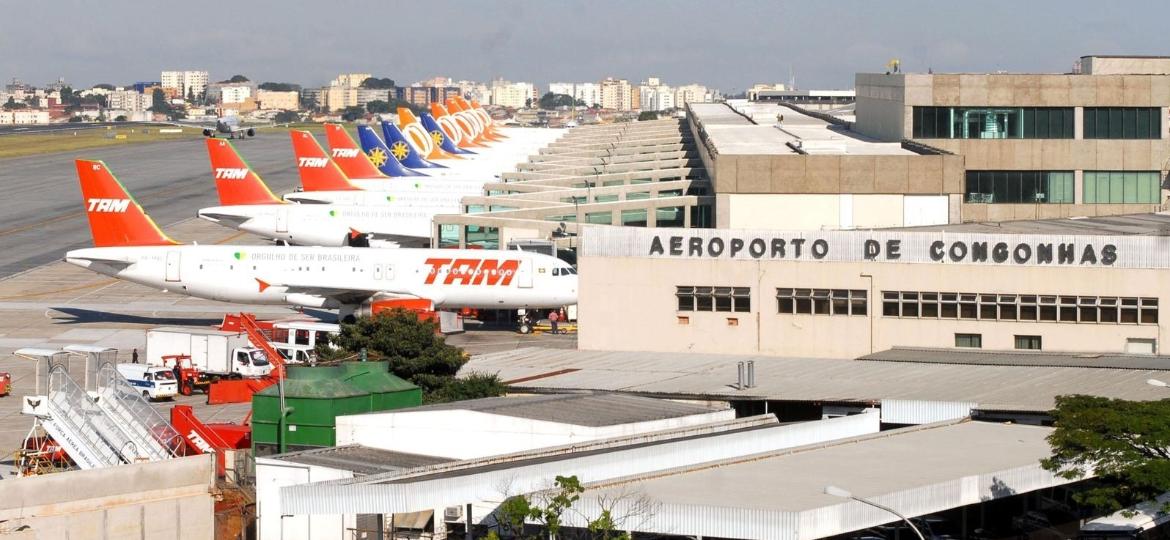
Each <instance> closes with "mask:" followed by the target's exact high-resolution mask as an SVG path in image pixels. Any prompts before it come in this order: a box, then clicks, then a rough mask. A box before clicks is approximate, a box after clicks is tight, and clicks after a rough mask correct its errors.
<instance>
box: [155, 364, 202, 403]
mask: <svg viewBox="0 0 1170 540" xmlns="http://www.w3.org/2000/svg"><path fill="white" fill-rule="evenodd" d="M162 361H163V366H169V367H170V368H171V369H172V370H173V369H174V368H175V366H176V365H177V366H178V367H179V370H178V372H177V373H176V377H175V378H176V379H178V384H179V393H180V394H183V395H184V396H189V395H191V394H193V393H195V389H196V388H198V389H200V390H203V391H204V392H207V391H208V390H207V387H208V384H209V383H208V381H207V379H205V378H203V374H202V373H201V372H200V371H199V368H197V367H195V366H194V365H192V364H191V356H189V355H186V354H169V355H166V356H163V357H162Z"/></svg>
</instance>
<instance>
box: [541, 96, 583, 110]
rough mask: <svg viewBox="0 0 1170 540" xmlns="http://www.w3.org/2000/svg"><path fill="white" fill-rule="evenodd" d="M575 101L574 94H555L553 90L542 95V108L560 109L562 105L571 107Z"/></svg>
mask: <svg viewBox="0 0 1170 540" xmlns="http://www.w3.org/2000/svg"><path fill="white" fill-rule="evenodd" d="M574 103H575V102H574V101H573V96H570V95H568V94H554V93H552V92H546V93H545V94H544V95H543V96H540V108H541V109H549V110H551V109H559V108H561V107H565V108H569V107H572V106H573V104H574Z"/></svg>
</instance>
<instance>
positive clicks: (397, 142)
mask: <svg viewBox="0 0 1170 540" xmlns="http://www.w3.org/2000/svg"><path fill="white" fill-rule="evenodd" d="M382 134H383V135H385V137H386V144H388V145H390V155H392V156H394V157H395V158H397V159H398V161H399V163H402V164H403V165H405V166H407V167H410V168H412V169H427V168H430V169H446V167H444V166H442V165H439V164H438V163H431V162H430V161H427V160H425V159H423V158H422V157H420V156H419V155H418V152H415V151H414V147H413V146H411V145H410V143H408V142H406V136H404V135H403V134H402V131H401V130H399V129H398V126H396V125H394V124H393V123H392V122H387V121H385V120H383V121H382Z"/></svg>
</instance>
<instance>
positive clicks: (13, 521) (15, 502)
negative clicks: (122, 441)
mask: <svg viewBox="0 0 1170 540" xmlns="http://www.w3.org/2000/svg"><path fill="white" fill-rule="evenodd" d="M214 478H215V470H214V462H213V461H212V457H211V456H210V455H204V456H191V457H185V458H177V459H172V460H168V461H161V462H154V463H142V464H136V465H123V466H120V467H108V468H104V469H94V470H88V471H70V472H64V473H57V474H50V475H44V476H31V477H25V478H12V479H7V480H3V481H0V493H2V494H3V496H2V497H0V521H5V520H7V521H6V522H5V523H4V528H5V529H10V530H11V529H15V528H17V527H20V526H23V525H27V526H28V527H30V529H29V531H31V536H30V538H37V539H44V540H57V539H61V538H111V539H112V538H151V539H155V538H157V539H172V538H173V539H192V540H195V539H211V538H214V536H215V514H214V506H215V501H214V500H213V499H212V494H211V490H212V488H213V487H214V486H215V483H214Z"/></svg>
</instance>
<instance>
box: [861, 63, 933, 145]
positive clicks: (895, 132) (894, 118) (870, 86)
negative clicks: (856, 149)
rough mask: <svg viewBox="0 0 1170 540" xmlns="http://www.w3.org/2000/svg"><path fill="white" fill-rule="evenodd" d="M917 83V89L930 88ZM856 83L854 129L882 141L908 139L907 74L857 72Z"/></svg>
mask: <svg viewBox="0 0 1170 540" xmlns="http://www.w3.org/2000/svg"><path fill="white" fill-rule="evenodd" d="M915 82H918V87H917V88H915V90H916V91H919V92H921V91H923V90H925V91H929V88H926V89H924V88H923V87H922V85H921V82H919V81H915ZM854 85H855V87H856V88H857V105H856V113H857V114H856V118H857V119H856V120H855V121H854V123H853V130H854V131H856V132H858V133H861V134H863V135H866V136H869V137H873V138H875V139H878V140H883V141H900V140H902V139H904V138H906V137H905V136H904V135H903V134H904V133H905V125H906V123H907V122H909V118H907V116H906V111H905V103H906V76H905V75H902V74H897V75H894V74H890V75H884V74H880V73H858V74H857V76H856V78H855V80H854Z"/></svg>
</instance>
